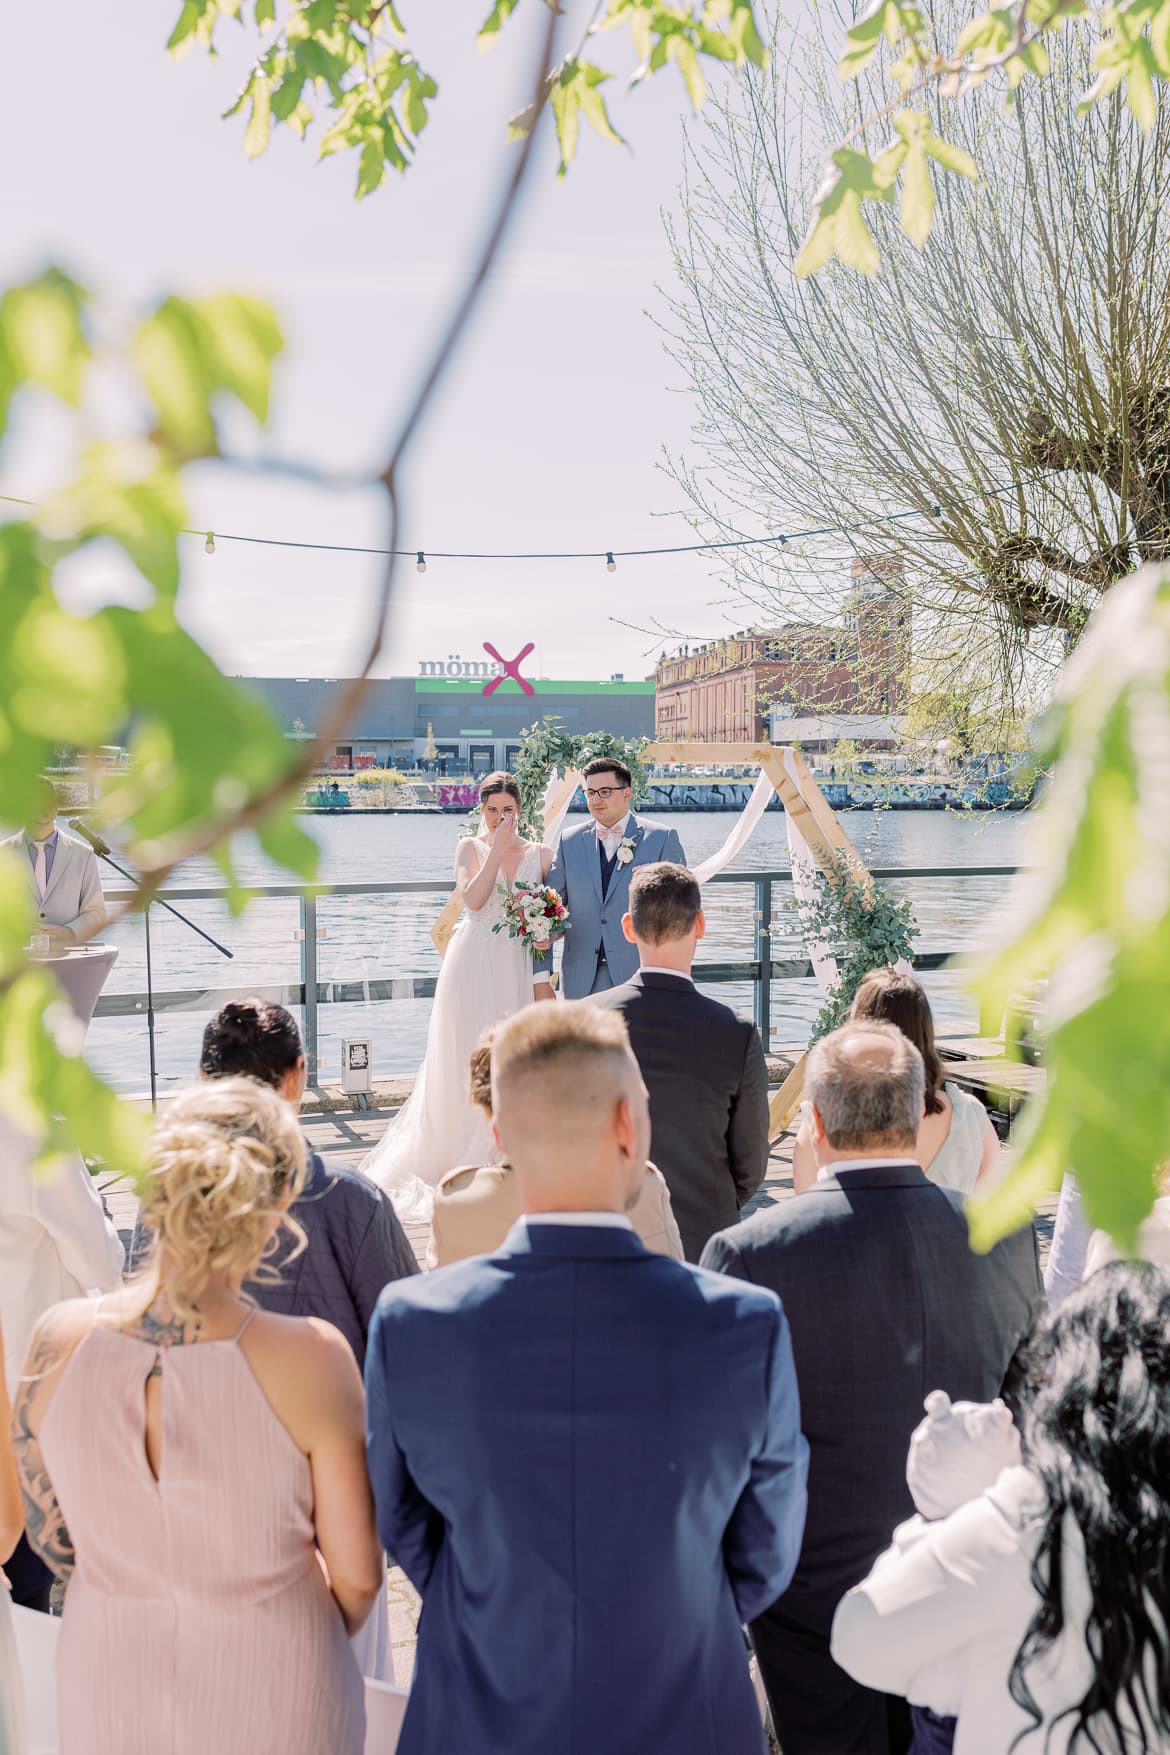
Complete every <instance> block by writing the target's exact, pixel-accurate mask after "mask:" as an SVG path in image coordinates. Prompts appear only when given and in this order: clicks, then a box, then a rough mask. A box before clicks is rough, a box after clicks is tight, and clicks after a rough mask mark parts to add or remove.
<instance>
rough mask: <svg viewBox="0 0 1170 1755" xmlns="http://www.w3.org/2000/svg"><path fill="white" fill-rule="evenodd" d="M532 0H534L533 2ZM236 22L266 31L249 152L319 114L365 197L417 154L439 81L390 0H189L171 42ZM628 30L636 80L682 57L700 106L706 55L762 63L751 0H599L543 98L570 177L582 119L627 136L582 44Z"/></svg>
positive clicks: (500, 16)
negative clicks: (353, 158) (412, 45)
mask: <svg viewBox="0 0 1170 1755" xmlns="http://www.w3.org/2000/svg"><path fill="white" fill-rule="evenodd" d="M518 5H519V0H494V4H493V6H492V8H491V11H490V12H489V13H488V15H487V17H486V18H485V19H484V21H483V24H482V25H481V26H480V30H479V39H478V40H479V46H480V48H481V49H490V48H491V47H492V45H493V44H494V43H495V42H496V40H497V38H498V37H499V36H500V33H501V31H502V30H503V29H504V27H505V26H506V24H507V23H508V20H509V19H510V18H511V17H512V15H513V13H514V12H515V11H516V10H517V8H518ZM535 5H536V0H528V5H527V6H526V8H525V10H526V11H527V12H532V11H533V10H534V9H535ZM226 21H233V22H235V23H236V24H238V25H240V26H242V27H243V28H244V29H245V30H248V31H252V32H255V33H256V34H257V36H258V37H259V39H260V43H261V45H262V46H261V48H260V52H259V54H258V56H257V58H256V60H255V61H254V62H253V64H252V66H251V68H250V69H249V72H248V77H247V79H246V80H245V82H244V85H243V87H242V88H241V90H240V94H239V96H238V97H237V99H236V101H235V103H234V104H233V105H232V106H231V108H230V109H229V110H228V111H227V114H228V115H229V116H235V115H237V114H239V113H241V112H243V111H246V112H247V118H248V119H247V124H246V126H245V129H244V151H245V152H246V153H247V155H248V157H249V158H256V157H258V156H259V154H260V153H262V152H263V151H264V150H265V148H266V147H267V146H268V143H269V141H270V139H271V137H272V128H273V124H274V123H275V124H277V125H279V124H281V123H284V124H285V126H287V127H289V128H291V129H292V130H293V132H294V133H295V134H297V135H299V136H300V137H301V138H302V139H303V138H304V136H305V134H306V131H307V130H308V128H309V127H310V126H311V125H312V124H313V123H314V122H316V121H318V120H320V119H321V118H322V117H324V118H325V119H326V120H327V122H328V125H327V127H326V128H325V131H324V133H323V134H322V135H321V138H320V141H319V143H318V148H317V151H318V156H319V157H320V158H328V157H329V156H330V155H331V154H332V153H336V152H355V153H357V155H358V169H357V186H356V190H355V193H356V194H357V196H358V197H359V199H360V197H361V196H363V195H369V194H370V193H371V192H372V191H373V190H375V189H377V188H379V187H380V186H381V184H382V183H383V182H384V181H385V180H386V176H387V173H388V172H389V171H399V172H401V171H405V170H407V169H408V168H409V166H410V165H411V163H412V162H413V159H414V155H415V152H416V150H417V148H418V143H419V136H420V135H421V134H422V131H423V129H424V128H425V127H426V125H427V123H428V122H429V120H430V113H431V112H430V106H431V104H432V103H433V101H434V100H435V98H436V97H437V96H438V91H439V88H438V85H437V84H436V82H435V80H434V79H433V78H432V77H431V75H430V74H429V73H427V72H425V71H424V70H423V68H422V67H420V65H419V63H418V61H417V60H416V59H415V57H414V55H413V54H412V53H411V51H410V49H409V47H408V46H407V43H406V27H405V25H404V24H403V21H402V16H401V11H400V10H399V8H398V7H396V6H395V5H394V4H393V0H281V4H279V5H278V4H277V0H250V3H249V0H183V5H182V8H181V10H180V12H179V16H178V19H177V20H176V22H175V26H174V29H173V30H172V31H171V34H170V38H169V40H168V43H167V47H168V48H169V49H170V51H171V53H172V54H173V55H181V54H184V53H186V52H187V50H189V49H190V48H191V47H192V46H193V45H194V44H199V45H201V46H202V47H203V48H205V49H207V50H208V51H209V52H210V53H212V54H214V53H215V45H216V33H217V30H218V29H219V27H220V26H222V25H223V24H224V23H225V22H226ZM622 27H624V28H625V29H627V30H628V31H629V32H630V35H631V38H632V40H633V43H634V46H635V50H636V53H637V55H638V57H639V61H640V65H639V68H638V70H637V72H636V73H635V75H634V81H633V82H634V83H635V84H636V83H637V82H639V81H640V80H642V79H645V78H647V77H648V76H649V75H651V74H653V73H657V72H658V71H659V69H660V68H662V67H666V66H668V65H673V66H675V67H677V68H678V70H679V73H680V74H681V75H682V78H683V81H684V83H685V85H686V88H687V93H688V95H689V96H690V99H691V103H692V104H693V106H694V108H695V109H696V110H697V109H698V108H699V107H700V105H701V104H702V102H703V98H704V95H705V93H706V89H707V87H706V80H705V78H704V75H703V62H704V61H705V60H706V61H715V62H722V63H729V64H730V65H732V66H735V67H742V66H744V65H745V64H746V63H747V62H751V63H753V64H754V65H755V66H757V67H762V66H763V65H764V60H765V53H764V45H763V43H762V42H761V40H760V35H759V32H758V31H757V29H756V21H755V17H754V15H753V12H752V6H751V0H682V3H681V4H676V5H665V4H663V3H662V0H604V3H603V4H602V5H601V6H600V7H599V8H597V9H596V11H595V14H594V16H593V19H592V22H591V23H590V24H589V26H588V28H587V29H586V31H585V34H584V37H583V38H582V40H581V42H580V44H579V46H578V47H577V49H576V50H575V51H574V52H573V53H572V54H570V55H567V56H566V57H565V58H564V59H563V60H562V61H560V62H559V63H558V64H557V66H555V67H554V68H553V69H552V70H551V72H550V74H549V78H548V85H547V88H546V90H545V93H544V101H546V102H547V103H548V106H549V108H550V109H551V110H552V113H553V119H554V122H555V124H556V130H557V140H558V143H559V145H560V149H561V164H560V174H561V175H562V176H563V175H564V173H565V171H566V170H567V169H568V166H569V164H570V163H571V162H572V159H573V156H574V154H575V152H576V150H577V137H578V134H579V131H580V125H581V121H582V119H584V120H585V121H586V122H588V123H589V125H590V127H591V128H593V129H594V130H595V132H596V133H598V134H600V135H601V137H602V138H603V139H604V140H610V141H613V142H614V143H616V144H617V145H624V142H623V141H622V138H621V135H620V134H618V133H617V131H616V129H615V128H614V126H613V124H612V122H611V121H610V118H609V111H608V110H607V108H606V103H605V97H604V95H603V94H602V91H601V87H602V86H603V85H604V84H605V83H606V82H607V81H608V80H610V79H612V78H613V74H612V73H610V72H608V71H607V70H606V69H605V68H604V67H599V66H598V65H597V64H596V62H594V61H591V60H586V59H585V58H584V49H585V45H586V44H587V43H590V42H592V41H594V40H595V39H596V38H597V37H598V36H599V35H600V34H601V33H602V32H604V31H609V30H614V29H618V28H622ZM532 115H533V111H532V110H530V109H529V110H523V111H521V112H520V113H519V114H518V115H516V116H514V117H513V118H512V120H511V121H510V122H509V123H508V129H507V131H508V135H509V138H511V139H517V138H520V137H522V136H523V135H525V134H527V132H528V131H529V129H530V127H531V125H532Z"/></svg>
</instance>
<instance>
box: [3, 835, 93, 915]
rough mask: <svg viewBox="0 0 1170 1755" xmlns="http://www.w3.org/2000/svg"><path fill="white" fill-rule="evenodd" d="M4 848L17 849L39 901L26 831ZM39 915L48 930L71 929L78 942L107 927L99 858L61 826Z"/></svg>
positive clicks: (13, 836) (14, 837)
mask: <svg viewBox="0 0 1170 1755" xmlns="http://www.w3.org/2000/svg"><path fill="white" fill-rule="evenodd" d="M0 847H11V848H13V849H14V850H15V851H17V852H18V853H19V855H20V857H21V859H23V860H24V863H25V865H26V866H27V867H28V873H29V885H30V888H31V889H32V894H33V898H34V900H36V893H37V892H36V886H35V884H33V882H32V861H31V859H30V858H29V851H28V840H27V837H26V836H25V834H24V831H23V830H22V831H21V832H20V834H18V835H9V837H8V839H7V840H6V841H0ZM38 911H39V914H40V917H41V919H42V921H44V923H45V925H46V926H65V927H68V928H69V930H70V932H72V934H73V936H74V937H75V938H78V939H80V938H85V937H87V936H90V935H92V934H93V933H95V932H100V931H101V930H102V927H103V926H104V925H105V924H106V918H107V915H106V904H105V899H104V898H103V896H102V880H101V876H100V873H99V871H98V862H97V855H96V854H95V853H94V851H93V848H92V847H90V846H87V844H86V843H85V842H84V841H82V840H80V839H79V838H78V837H77V836H76V835H69V834H67V833H66V832H65V830H64V829H63V828H61V826H60V824H58V826H57V846H56V848H55V850H54V853H53V869H52V871H51V872H50V873H49V883H48V887H47V889H46V890H45V894H44V899H43V900H42V901H40V902H39V903H38Z"/></svg>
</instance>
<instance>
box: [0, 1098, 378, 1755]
mask: <svg viewBox="0 0 1170 1755" xmlns="http://www.w3.org/2000/svg"><path fill="white" fill-rule="evenodd" d="M305 1168H306V1153H305V1144H304V1140H303V1139H302V1137H301V1132H300V1129H299V1128H298V1127H297V1125H296V1121H295V1118H294V1117H293V1115H292V1114H291V1112H290V1110H289V1107H288V1105H287V1104H286V1103H285V1102H283V1101H282V1100H281V1099H280V1098H279V1097H278V1096H277V1095H276V1093H275V1092H274V1091H270V1090H266V1089H264V1088H263V1087H262V1086H260V1085H258V1084H256V1083H255V1082H254V1081H253V1080H251V1079H217V1080H215V1081H214V1082H211V1083H207V1084H204V1085H202V1086H200V1087H199V1088H198V1089H196V1090H194V1091H189V1092H187V1093H186V1094H184V1095H182V1096H180V1097H178V1098H176V1099H175V1101H174V1102H173V1103H172V1104H171V1105H170V1106H169V1107H168V1109H167V1112H166V1115H165V1117H164V1119H163V1120H162V1121H161V1122H160V1124H159V1126H158V1129H157V1132H156V1136H155V1144H154V1162H153V1168H152V1171H151V1175H150V1180H149V1184H148V1187H147V1190H146V1194H145V1197H144V1205H145V1210H146V1218H147V1223H148V1225H149V1227H150V1229H151V1231H152V1233H153V1236H154V1240H155V1248H154V1252H153V1255H152V1259H151V1262H150V1265H149V1266H148V1268H147V1270H146V1272H145V1274H144V1276H143V1277H142V1278H141V1279H140V1280H138V1281H136V1282H132V1283H131V1284H130V1285H129V1286H127V1287H125V1288H124V1289H123V1290H122V1291H120V1292H116V1293H113V1294H112V1295H111V1296H109V1297H107V1298H102V1299H100V1300H97V1301H94V1300H86V1301H80V1302H74V1303H68V1304H61V1305H58V1306H57V1307H56V1308H55V1309H53V1310H51V1311H50V1312H49V1313H48V1314H47V1315H46V1316H45V1317H43V1318H42V1320H41V1321H40V1323H39V1324H38V1325H37V1328H36V1331H35V1332H34V1334H33V1338H32V1342H31V1344H30V1347H29V1356H28V1361H27V1364H26V1368H25V1374H24V1377H23V1379H22V1381H21V1384H20V1389H19V1393H18V1395H17V1398H16V1407H15V1410H14V1415H13V1432H14V1436H15V1444H16V1460H17V1467H18V1470H19V1472H20V1476H21V1485H22V1488H23V1492H24V1498H25V1506H26V1513H27V1519H28V1527H29V1533H30V1535H31V1537H32V1540H33V1542H34V1545H35V1546H36V1548H37V1549H38V1551H39V1552H40V1553H41V1554H42V1555H43V1556H44V1557H45V1558H46V1559H47V1560H48V1561H49V1562H50V1564H51V1565H52V1566H53V1569H54V1571H55V1572H57V1573H58V1575H59V1576H60V1577H62V1578H63V1579H66V1580H68V1590H67V1594H66V1603H65V1615H64V1623H63V1627H62V1633H61V1640H60V1646H59V1651H58V1662H57V1672H58V1702H59V1710H60V1724H61V1755H156V1752H157V1751H159V1750H161V1749H168V1750H173V1751H175V1752H176V1755H178V1752H179V1751H182V1752H184V1755H185V1752H186V1751H194V1750H203V1749H208V1750H211V1749H221V1750H225V1751H227V1750H238V1751H246V1750H247V1751H258V1750H262V1749H280V1750H281V1751H282V1755H321V1752H322V1751H323V1750H329V1751H330V1755H361V1750H362V1744H363V1734H364V1733H363V1727H364V1709H363V1703H362V1681H361V1677H360V1675H359V1673H358V1668H357V1665H356V1663H355V1662H354V1659H353V1655H352V1653H351V1651H350V1647H349V1640H348V1637H347V1635H348V1634H349V1633H350V1632H353V1631H356V1629H357V1628H358V1627H360V1626H361V1624H362V1622H363V1621H364V1620H365V1618H366V1616H367V1615H368V1614H369V1611H370V1608H371V1605H372V1604H373V1602H374V1599H375V1596H376V1594H377V1592H378V1590H379V1588H380V1587H381V1580H382V1557H381V1553H380V1551H379V1548H378V1544H377V1539H376V1536H375V1532H374V1524H373V1507H372V1503H371V1498H370V1489H369V1480H368V1477H367V1474H366V1469H365V1461H364V1457H363V1451H362V1423H363V1414H364V1406H363V1397H362V1386H361V1379H360V1376H359V1373H358V1369H357V1366H356V1365H355V1363H354V1359H353V1354H352V1352H351V1350H350V1348H349V1346H348V1344H347V1342H346V1341H345V1339H344V1338H343V1337H342V1335H341V1334H339V1333H338V1331H337V1330H336V1329H334V1328H331V1327H330V1326H329V1324H328V1323H325V1322H320V1321H318V1320H317V1319H315V1318H311V1319H308V1320H303V1319H298V1318H290V1317H285V1316H274V1315H272V1314H270V1313H269V1312H268V1311H264V1310H258V1309H257V1308H256V1306H255V1305H254V1304H253V1303H252V1301H251V1300H250V1299H249V1298H248V1297H247V1296H246V1295H245V1293H244V1291H243V1286H244V1282H245V1281H246V1280H248V1279H249V1278H251V1277H252V1276H253V1275H255V1274H256V1273H257V1270H258V1269H259V1268H260V1266H261V1263H262V1261H263V1259H264V1256H265V1252H266V1251H267V1249H268V1248H269V1245H270V1243H271V1240H272V1238H273V1236H274V1235H275V1233H276V1232H277V1231H278V1230H279V1229H280V1228H281V1227H282V1226H287V1225H288V1224H289V1220H288V1209H289V1207H290V1205H291V1204H292V1202H293V1200H294V1199H295V1198H296V1195H297V1194H298V1193H299V1191H300V1188H301V1185H302V1183H303V1181H304V1176H305ZM75 1359H76V1361H77V1364H78V1367H79V1368H78V1369H75V1370H70V1369H68V1367H69V1365H70V1363H71V1361H73V1360H75ZM164 1433H165V1436H164ZM144 1678H145V1679H146V1685H145V1686H144Z"/></svg>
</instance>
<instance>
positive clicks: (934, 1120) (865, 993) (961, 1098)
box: [792, 968, 1000, 1194]
mask: <svg viewBox="0 0 1170 1755" xmlns="http://www.w3.org/2000/svg"><path fill="white" fill-rule="evenodd" d="M849 1016H850V1019H860V1020H866V1021H869V1022H877V1023H883V1024H893V1025H894V1027H895V1029H897V1030H901V1032H902V1034H903V1036H905V1037H906V1038H907V1040H908V1041H910V1042H913V1044H914V1046H915V1048H917V1050H918V1052H919V1054H920V1055H921V1056H922V1065H923V1068H924V1070H925V1073H926V1095H925V1100H924V1102H923V1115H922V1121H921V1123H920V1124H919V1128H918V1140H917V1145H916V1149H915V1157H916V1159H917V1161H918V1163H919V1164H921V1166H922V1168H923V1169H924V1170H925V1172H926V1174H927V1175H928V1176H929V1177H930V1180H931V1181H932V1182H933V1183H936V1184H937V1186H938V1187H939V1188H954V1189H957V1190H958V1192H959V1193H960V1194H970V1192H971V1190H972V1189H973V1188H974V1187H975V1184H976V1183H977V1182H978V1181H980V1179H981V1178H982V1177H984V1176H989V1175H993V1174H994V1172H995V1171H996V1170H997V1169H998V1168H999V1162H1000V1151H999V1139H998V1137H997V1136H996V1132H995V1129H994V1127H993V1126H992V1125H991V1117H990V1116H989V1115H988V1113H987V1111H986V1109H985V1108H984V1107H983V1105H982V1103H981V1102H980V1101H979V1099H978V1097H974V1096H972V1095H971V1093H970V1092H969V1091H964V1090H961V1089H960V1088H959V1086H958V1085H956V1084H954V1083H952V1082H951V1081H949V1080H948V1079H947V1078H946V1075H945V1072H944V1070H943V1062H942V1059H941V1057H940V1055H939V1052H938V1048H937V1047H936V1045H935V1040H934V1017H933V1014H932V1013H931V1009H930V1001H929V1000H928V999H927V997H926V994H925V993H924V991H923V989H922V987H921V985H920V983H919V982H917V981H916V980H915V979H914V976H913V975H912V974H911V973H910V971H909V970H908V969H889V968H887V969H871V970H870V972H869V974H868V975H867V976H866V977H865V979H864V980H863V981H862V983H861V985H860V986H859V987H858V989H857V992H856V993H855V994H854V996H853V1004H852V1006H851V1008H850V1011H849ZM816 1179H817V1165H816V1159H815V1157H814V1156H813V1150H812V1142H811V1138H810V1136H809V1133H808V1122H807V1118H804V1119H802V1121H801V1124H800V1128H799V1130H798V1132H797V1136H796V1144H795V1146H794V1148H793V1153H792V1180H793V1185H794V1187H795V1189H796V1192H797V1194H802V1193H803V1192H804V1190H805V1189H806V1188H809V1187H811V1185H812V1184H813V1183H814V1182H815V1181H816Z"/></svg>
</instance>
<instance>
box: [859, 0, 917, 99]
mask: <svg viewBox="0 0 1170 1755" xmlns="http://www.w3.org/2000/svg"><path fill="white" fill-rule="evenodd" d="M925 28H926V24H925V20H924V19H923V16H922V13H921V11H920V10H919V8H918V7H917V6H912V5H904V4H902V3H901V0H871V4H870V5H869V6H867V7H866V9H865V11H864V12H863V13H862V14H861V16H860V18H859V19H858V20H857V21H856V23H855V24H853V25H852V26H851V27H850V29H849V32H848V34H847V35H846V38H845V41H846V45H847V46H846V50H845V53H844V55H842V57H841V59H840V61H839V62H838V63H837V72H838V75H839V76H840V78H841V79H844V80H850V79H856V78H857V76H858V74H860V73H862V72H864V70H865V68H866V67H868V65H869V63H870V62H871V61H872V59H873V57H874V56H875V55H876V53H877V51H878V47H879V45H880V44H881V41H882V39H883V37H884V38H885V40H886V42H887V43H888V44H889V45H890V47H891V48H896V46H897V45H898V43H900V42H901V41H902V40H903V39H904V38H909V39H910V40H911V41H912V42H916V41H917V40H918V39H919V37H920V36H921V35H922V33H923V31H924V30H925Z"/></svg>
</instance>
